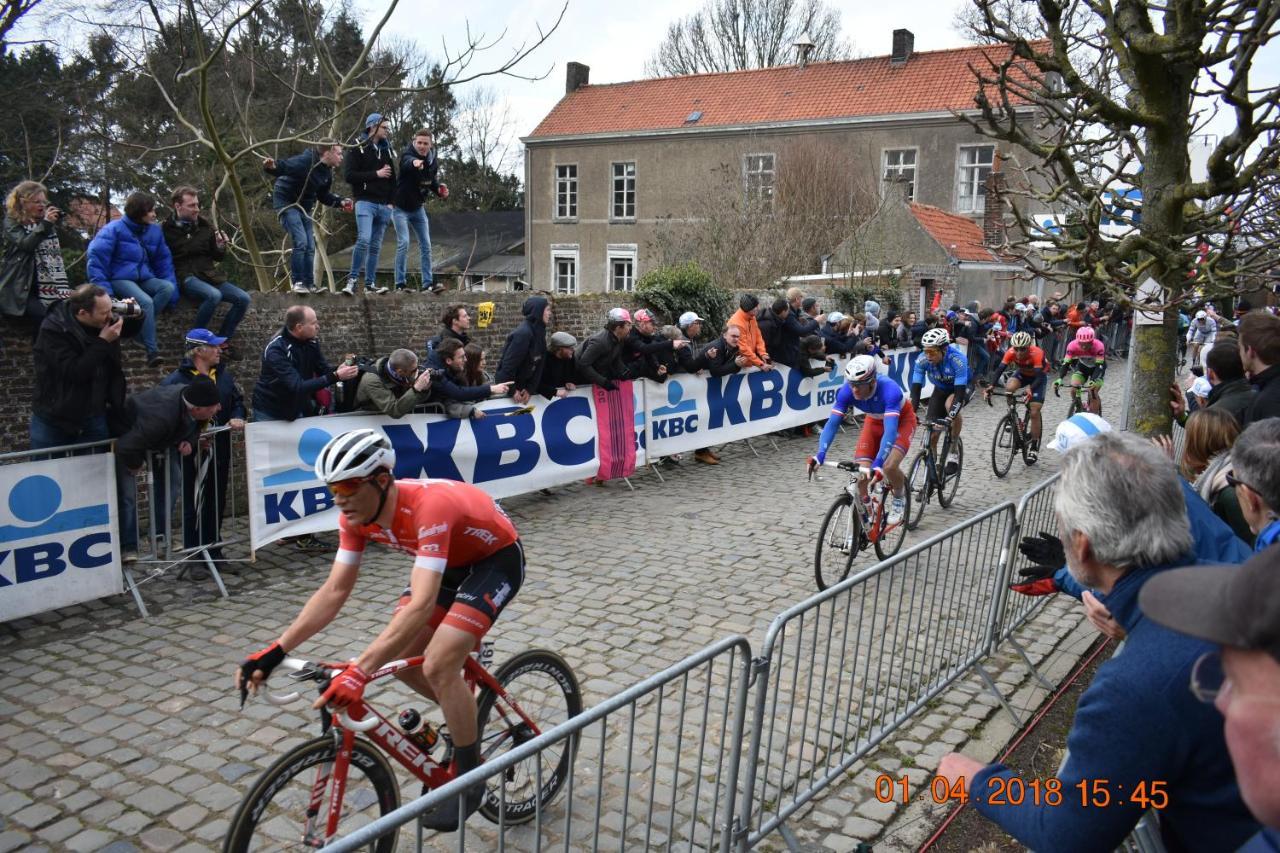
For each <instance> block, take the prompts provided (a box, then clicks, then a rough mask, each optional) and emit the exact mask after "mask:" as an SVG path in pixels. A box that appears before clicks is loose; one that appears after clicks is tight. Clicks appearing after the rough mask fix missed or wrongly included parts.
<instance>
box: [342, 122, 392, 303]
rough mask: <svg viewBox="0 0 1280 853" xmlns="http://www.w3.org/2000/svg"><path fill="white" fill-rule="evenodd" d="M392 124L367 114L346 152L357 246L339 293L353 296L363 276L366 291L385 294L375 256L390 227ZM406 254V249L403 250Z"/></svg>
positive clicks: (344, 166) (345, 169) (346, 174)
mask: <svg viewBox="0 0 1280 853" xmlns="http://www.w3.org/2000/svg"><path fill="white" fill-rule="evenodd" d="M390 135H391V122H389V121H387V120H386V119H384V118H383V117H382V113H370V114H369V117H368V118H366V119H365V120H364V133H362V134H360V139H359V141H358V142H357V143H356V145H355V146H354V147H352V148H350V149H348V150H347V156H346V158H345V160H344V161H343V164H342V171H343V177H345V178H346V179H347V183H348V184H350V185H351V194H352V196H353V197H354V198H355V200H356V205H355V209H356V245H355V248H353V249H352V250H351V274H350V275H348V276H347V286H346V287H344V288H342V292H343V293H345V294H346V295H347V296H355V294H356V284H357V283H358V281H359V279H360V276H361V275H362V274H363V276H364V287H365V290H372V291H373V292H374V293H386V292H387V288H385V287H378V284H377V278H376V274H377V271H378V254H379V253H380V252H381V251H382V235H383V233H384V232H385V231H386V230H387V226H388V225H390V224H391V210H392V200H393V199H394V197H395V189H396V170H395V166H394V164H393V162H392V161H394V160H395V154H393V153H392V151H391V143H390V142H388V141H387V137H389V136H390ZM406 250H407V247H406Z"/></svg>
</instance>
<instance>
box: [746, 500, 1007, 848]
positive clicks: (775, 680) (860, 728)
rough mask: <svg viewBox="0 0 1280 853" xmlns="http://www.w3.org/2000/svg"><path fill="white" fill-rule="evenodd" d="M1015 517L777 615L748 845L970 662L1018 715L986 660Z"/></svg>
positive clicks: (758, 695) (758, 725) (977, 526)
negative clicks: (1006, 699)
mask: <svg viewBox="0 0 1280 853" xmlns="http://www.w3.org/2000/svg"><path fill="white" fill-rule="evenodd" d="M1013 528H1014V505H1013V503H1011V502H1008V503H1004V504H1000V505H999V506H996V507H993V508H991V509H989V510H987V511H986V512H983V513H981V514H980V515H977V516H975V517H974V518H971V519H969V520H968V521H966V522H963V523H961V524H958V525H956V526H955V527H952V528H951V529H949V530H947V531H944V532H942V533H939V534H938V535H936V536H933V537H931V538H929V539H927V540H925V541H924V542H922V543H920V544H919V545H916V546H915V547H912V548H910V549H908V550H906V551H905V552H903V553H901V554H899V555H897V556H896V557H894V558H893V559H890V560H886V561H884V562H881V563H878V564H876V565H874V566H871V567H870V568H868V569H866V570H864V571H862V572H859V573H858V574H857V575H855V576H854V577H852V578H849V579H847V580H845V581H843V582H842V583H840V584H838V585H837V586H835V587H832V588H831V589H829V590H827V591H826V592H823V593H821V594H819V595H816V596H814V597H813V598H810V599H809V600H807V601H805V602H802V603H800V604H798V605H796V606H794V607H792V608H790V609H788V610H786V611H784V612H783V613H782V614H780V615H779V616H778V617H776V618H775V619H774V621H773V624H772V625H770V627H769V631H768V633H767V635H766V637H765V643H764V649H763V652H762V654H761V656H760V658H759V659H758V660H757V662H756V683H755V701H754V708H755V711H754V717H753V724H752V727H751V738H752V740H751V745H750V749H749V751H748V753H747V757H746V769H745V771H744V773H745V781H744V791H743V805H742V808H741V813H742V814H743V816H744V817H745V818H746V819H747V821H748V822H747V828H748V830H749V831H748V835H747V839H746V843H747V846H748V847H750V846H754V845H755V844H757V843H759V842H760V841H761V840H762V839H763V838H764V837H765V836H767V835H768V834H769V833H770V832H773V831H774V830H779V831H781V832H782V833H783V835H784V837H786V836H788V835H789V830H787V829H786V827H785V821H786V820H787V819H788V818H789V817H790V816H791V815H792V814H794V813H795V812H796V811H797V810H798V809H799V808H801V807H802V806H803V805H804V804H805V803H807V802H808V801H809V800H810V799H812V798H813V797H814V796H815V795H816V794H817V793H818V792H819V791H821V790H822V789H823V788H825V787H826V786H827V785H829V784H831V783H832V782H833V781H835V780H837V779H839V778H842V777H843V776H844V774H845V772H846V771H847V770H848V769H849V768H850V767H852V766H853V765H854V764H855V763H856V762H857V761H858V760H860V759H861V758H862V757H863V756H865V755H866V754H867V753H869V752H870V751H871V750H872V749H873V748H875V747H876V746H877V745H878V744H879V743H880V742H881V741H883V740H884V739H885V738H886V737H887V736H888V735H889V734H891V733H892V732H894V731H895V730H896V729H897V728H898V727H899V726H901V725H902V724H903V723H904V722H905V721H906V720H907V719H909V718H910V717H911V716H912V715H913V714H915V713H916V711H918V710H920V709H921V708H922V707H924V706H925V704H926V703H928V702H929V701H930V700H931V699H933V698H934V697H935V696H937V695H938V694H939V693H941V692H942V691H943V690H945V689H946V688H947V687H948V686H950V685H951V684H952V683H953V682H954V681H956V680H957V679H958V678H960V677H961V676H962V675H964V674H965V673H967V672H968V671H969V670H971V669H975V670H976V671H977V672H978V673H979V674H980V675H981V676H982V678H983V680H984V681H985V682H986V683H987V686H988V688H989V689H990V690H991V691H992V693H993V694H994V695H995V696H996V698H997V699H999V700H1000V702H1001V703H1002V704H1004V705H1005V708H1006V709H1008V711H1009V713H1010V714H1012V715H1014V717H1015V719H1016V718H1017V715H1016V714H1014V711H1013V709H1012V708H1011V707H1009V705H1008V703H1007V702H1005V700H1004V697H1003V696H1001V695H1000V693H999V691H998V690H997V689H996V687H995V684H994V682H993V680H992V679H991V678H990V676H989V675H987V673H986V672H985V670H983V668H982V666H981V661H982V659H983V658H984V657H986V655H987V654H988V651H989V649H990V644H991V637H990V625H991V620H992V617H993V608H994V607H995V606H996V605H997V602H998V590H999V589H1000V588H1002V586H1003V580H1004V575H1003V567H1004V565H1005V561H1006V554H1005V553H1004V552H1005V549H1006V548H1007V547H1008V543H1009V541H1010V536H1011V534H1012V531H1013ZM789 840H790V839H789Z"/></svg>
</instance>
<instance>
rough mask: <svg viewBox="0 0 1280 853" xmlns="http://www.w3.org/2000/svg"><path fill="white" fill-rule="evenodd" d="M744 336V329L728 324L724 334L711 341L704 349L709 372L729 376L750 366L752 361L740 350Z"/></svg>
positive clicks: (713, 374) (703, 352)
mask: <svg viewBox="0 0 1280 853" xmlns="http://www.w3.org/2000/svg"><path fill="white" fill-rule="evenodd" d="M741 337H742V329H740V328H739V327H737V326H733V325H730V326H726V327H725V330H724V334H723V335H721V336H720V337H718V338H716V339H715V340H714V341H712V342H711V346H709V347H707V348H706V349H705V350H703V351H702V355H703V358H705V359H706V361H707V372H708V373H710V374H711V375H712V376H728V375H729V374H730V373H737V372H738V371H739V370H741V369H742V368H744V367H748V366H749V365H750V364H751V361H750V360H749V359H748V358H747V357H746V356H744V355H743V354H742V353H741V352H739V351H738V342H739V340H740V339H741Z"/></svg>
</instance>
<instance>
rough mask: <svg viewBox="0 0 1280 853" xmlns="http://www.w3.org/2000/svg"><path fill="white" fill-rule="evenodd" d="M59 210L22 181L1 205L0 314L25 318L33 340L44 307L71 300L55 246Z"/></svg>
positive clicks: (33, 185)
mask: <svg viewBox="0 0 1280 853" xmlns="http://www.w3.org/2000/svg"><path fill="white" fill-rule="evenodd" d="M61 217H62V211H61V210H59V209H58V208H56V207H54V206H53V205H51V204H49V198H48V195H47V193H46V190H45V188H44V185H43V184H39V183H37V182H35V181H23V182H22V183H20V184H18V185H17V186H16V187H14V188H13V189H12V190H11V191H10V192H9V195H8V197H7V198H6V199H5V204H4V257H3V259H0V314H3V315H4V316H6V317H25V318H26V320H27V323H28V324H29V325H30V327H31V339H32V340H33V341H34V340H35V339H36V335H38V334H39V333H40V324H41V323H42V322H44V315H45V311H46V309H47V306H48V305H51V304H53V303H54V302H56V301H59V300H62V299H66V298H67V297H68V296H70V295H71V289H70V288H69V287H68V286H67V270H66V267H65V266H64V265H63V263H62V245H61V243H59V242H58V229H57V224H58V220H59V219H60V218H61Z"/></svg>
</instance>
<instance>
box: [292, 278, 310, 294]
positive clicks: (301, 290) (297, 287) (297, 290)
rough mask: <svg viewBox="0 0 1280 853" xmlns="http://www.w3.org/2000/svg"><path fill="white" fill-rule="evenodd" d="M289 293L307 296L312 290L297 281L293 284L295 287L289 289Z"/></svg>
mask: <svg viewBox="0 0 1280 853" xmlns="http://www.w3.org/2000/svg"><path fill="white" fill-rule="evenodd" d="M289 292H290V293H303V294H306V293H310V292H311V288H309V287H307V286H306V285H305V284H303V283H302V282H300V281H295V282H294V283H293V287H291V288H289Z"/></svg>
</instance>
